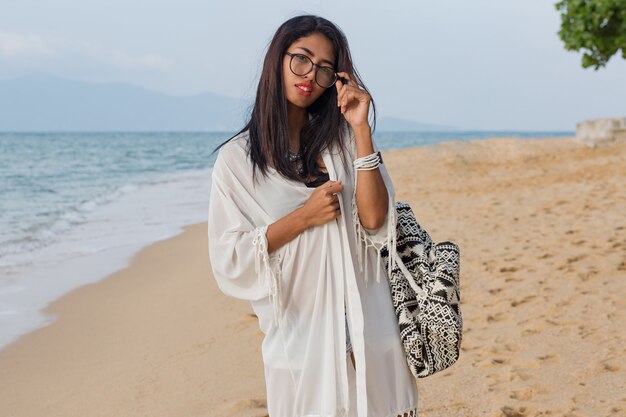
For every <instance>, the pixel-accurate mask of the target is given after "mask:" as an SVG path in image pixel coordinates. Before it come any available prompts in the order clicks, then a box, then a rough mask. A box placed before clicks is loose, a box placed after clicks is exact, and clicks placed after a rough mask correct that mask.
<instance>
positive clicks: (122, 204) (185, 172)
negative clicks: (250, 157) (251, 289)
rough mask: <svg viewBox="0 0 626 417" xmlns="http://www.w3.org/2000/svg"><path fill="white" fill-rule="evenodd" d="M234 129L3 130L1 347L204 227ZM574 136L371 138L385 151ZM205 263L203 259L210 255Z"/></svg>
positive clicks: (400, 135)
mask: <svg viewBox="0 0 626 417" xmlns="http://www.w3.org/2000/svg"><path fill="white" fill-rule="evenodd" d="M233 134H234V132H195V133H194V132H156V133H151V132H106V133H75V132H72V133H59V132H54V133H0V230H1V233H0V348H1V347H3V346H6V345H7V344H9V343H11V342H13V341H15V340H16V339H17V338H18V337H19V336H20V335H22V334H25V333H27V332H29V331H31V330H33V329H36V328H39V327H42V326H45V325H47V324H48V323H50V322H52V321H53V320H54V317H51V316H49V315H45V314H43V313H42V311H41V310H42V309H43V308H44V307H45V306H46V305H47V304H49V303H50V302H51V301H53V300H55V299H56V298H59V297H60V296H62V295H63V294H65V293H67V292H69V291H71V290H72V289H74V288H77V287H79V286H81V285H85V284H88V283H92V282H96V281H98V280H100V279H102V278H103V277H105V276H107V275H109V274H111V273H113V272H115V271H117V270H119V269H122V268H124V267H126V266H127V265H128V263H129V261H130V258H131V257H132V255H133V254H135V253H136V252H137V251H139V250H140V249H141V248H143V247H145V246H147V245H149V244H151V243H153V242H156V241H159V240H163V239H166V238H169V237H172V236H174V235H177V234H179V233H180V232H181V231H182V226H184V225H188V224H193V223H198V222H201V221H205V220H206V216H207V209H208V198H209V191H210V186H211V184H210V182H211V167H212V166H213V163H214V161H215V157H216V154H212V151H213V150H214V149H215V147H216V146H218V145H219V144H220V143H222V142H223V141H225V140H227V139H228V138H230V137H231V136H232V135H233ZM573 135H574V132H507V131H492V132H479V131H477V132H469V131H462V132H459V131H455V132H393V133H391V132H377V133H376V134H375V136H374V138H375V140H376V143H377V144H378V146H379V148H380V149H382V150H388V149H397V148H406V147H414V146H423V145H428V144H433V143H438V142H442V141H447V140H472V139H484V138H489V137H520V138H534V137H565V136H573ZM207 256H208V255H207Z"/></svg>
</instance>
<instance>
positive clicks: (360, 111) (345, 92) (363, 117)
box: [335, 72, 370, 128]
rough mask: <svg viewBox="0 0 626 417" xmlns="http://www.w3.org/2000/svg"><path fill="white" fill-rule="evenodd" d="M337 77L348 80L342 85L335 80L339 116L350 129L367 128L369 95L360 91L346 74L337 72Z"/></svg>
mask: <svg viewBox="0 0 626 417" xmlns="http://www.w3.org/2000/svg"><path fill="white" fill-rule="evenodd" d="M337 75H338V76H340V77H342V78H345V79H347V80H348V83H346V84H344V83H343V82H341V80H339V79H338V80H337V82H336V83H335V86H336V87H337V106H340V107H341V114H343V116H344V117H345V118H346V120H347V121H348V123H350V126H352V128H356V127H359V126H369V125H368V122H367V115H368V113H369V109H370V95H369V94H368V93H367V91H365V90H362V89H361V88H360V87H359V86H358V85H357V83H356V82H355V81H354V79H353V78H352V77H351V76H350V74H348V73H347V72H338V73H337Z"/></svg>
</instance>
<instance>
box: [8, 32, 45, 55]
mask: <svg viewBox="0 0 626 417" xmlns="http://www.w3.org/2000/svg"><path fill="white" fill-rule="evenodd" d="M55 55H56V51H55V48H54V46H52V45H51V44H50V43H49V42H48V41H47V40H46V39H44V38H42V37H41V36H39V35H35V34H32V33H28V34H21V33H11V32H4V31H0V56H1V57H4V58H6V59H18V58H29V57H44V58H50V57H54V56H55Z"/></svg>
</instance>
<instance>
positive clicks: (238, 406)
mask: <svg viewBox="0 0 626 417" xmlns="http://www.w3.org/2000/svg"><path fill="white" fill-rule="evenodd" d="M220 415H224V416H242V417H243V416H245V417H267V415H268V414H267V402H266V401H265V399H259V398H251V399H247V400H240V401H237V402H235V403H231V404H226V405H224V406H223V407H221V409H220Z"/></svg>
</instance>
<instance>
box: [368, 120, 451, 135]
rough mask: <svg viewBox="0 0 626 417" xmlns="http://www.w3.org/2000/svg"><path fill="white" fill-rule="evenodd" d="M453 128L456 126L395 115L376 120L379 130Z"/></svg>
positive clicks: (410, 130) (414, 130)
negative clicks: (417, 120)
mask: <svg viewBox="0 0 626 417" xmlns="http://www.w3.org/2000/svg"><path fill="white" fill-rule="evenodd" d="M454 130H458V128H456V127H454V126H447V125H435V124H428V123H420V122H416V121H413V120H407V119H399V118H397V117H380V118H378V119H377V120H376V131H380V132H419V131H428V132H436V131H446V132H450V131H454Z"/></svg>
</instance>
